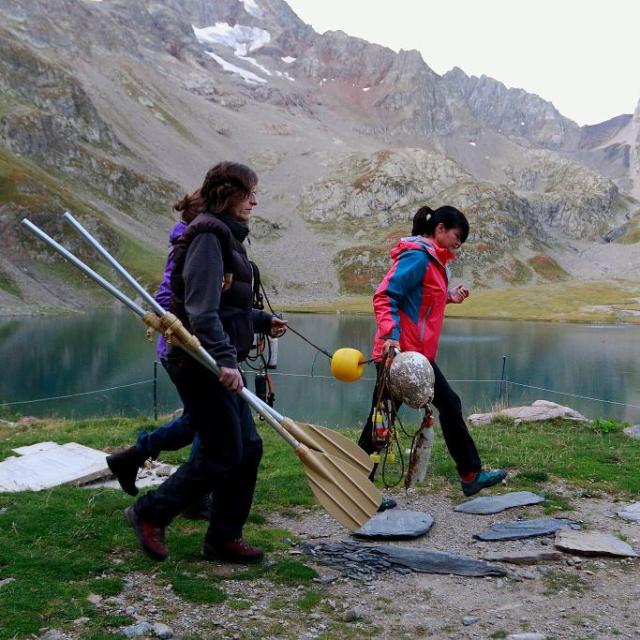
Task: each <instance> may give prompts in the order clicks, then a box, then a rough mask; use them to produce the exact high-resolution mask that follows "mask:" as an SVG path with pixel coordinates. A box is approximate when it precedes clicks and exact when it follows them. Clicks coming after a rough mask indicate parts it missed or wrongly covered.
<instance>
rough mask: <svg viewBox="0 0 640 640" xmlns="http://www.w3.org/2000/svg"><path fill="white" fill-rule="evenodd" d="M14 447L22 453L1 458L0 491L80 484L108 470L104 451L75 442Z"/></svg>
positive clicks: (100, 476) (106, 474) (42, 443)
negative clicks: (5, 458) (17, 455)
mask: <svg viewBox="0 0 640 640" xmlns="http://www.w3.org/2000/svg"><path fill="white" fill-rule="evenodd" d="M14 451H15V452H16V453H18V454H22V455H20V456H19V457H13V458H9V459H7V460H3V461H2V462H0V492H16V491H40V490H41V489H48V488H50V487H57V486H60V485H66V484H71V485H80V484H84V483H86V482H90V481H91V480H95V479H98V478H104V477H106V476H109V475H110V474H111V471H109V467H108V466H107V462H106V457H107V454H106V453H104V451H98V450H97V449H91V448H90V447H85V446H84V445H81V444H78V443H76V442H69V443H67V444H64V445H59V444H56V443H55V442H39V443H37V444H35V445H30V446H28V447H20V448H18V449H14Z"/></svg>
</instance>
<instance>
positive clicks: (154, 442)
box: [107, 189, 210, 518]
mask: <svg viewBox="0 0 640 640" xmlns="http://www.w3.org/2000/svg"><path fill="white" fill-rule="evenodd" d="M173 208H174V209H175V210H176V211H177V212H178V213H179V214H180V219H179V220H178V221H177V222H176V223H175V224H174V225H173V227H172V228H171V231H170V232H169V252H168V254H167V261H166V264H165V268H164V275H163V278H162V282H161V283H160V285H159V287H158V290H157V291H156V296H155V298H156V300H157V302H158V303H159V304H160V306H162V308H163V309H167V310H168V309H170V308H171V272H172V271H173V265H174V253H175V246H176V243H177V242H178V240H179V239H180V236H182V233H183V232H184V230H185V229H186V228H187V225H188V224H189V223H190V222H191V221H192V220H194V219H195V217H196V216H197V215H198V214H199V213H200V212H201V211H202V197H201V196H200V190H199V189H198V190H196V191H194V192H193V193H190V194H188V195H185V196H184V197H183V198H182V199H181V200H179V201H178V202H176V203H175V204H174V206H173ZM167 353H168V345H167V341H166V340H165V337H164V336H163V335H161V336H160V337H159V338H158V342H157V347H156V355H157V357H158V360H160V362H161V363H162V366H163V367H164V368H165V369H167ZM192 442H193V446H192V448H191V455H190V459H191V458H193V457H194V456H196V455H197V453H198V447H199V446H200V439H199V437H198V435H197V433H195V431H194V429H193V425H192V421H191V418H190V416H189V415H188V414H187V413H186V412H183V413H182V415H180V416H178V417H176V418H174V419H173V420H171V421H169V422H167V423H166V424H164V425H162V426H161V427H158V428H157V429H154V430H153V431H142V432H140V434H139V435H138V439H137V441H136V443H135V445H134V446H133V447H129V448H128V449H126V450H124V451H122V452H119V453H114V454H111V455H110V456H108V457H107V465H108V466H109V469H111V472H112V473H113V474H114V475H115V476H116V478H117V479H118V482H119V483H120V486H121V487H122V490H123V491H125V492H126V493H128V494H129V495H132V496H135V495H137V493H138V488H137V487H136V477H137V475H138V469H139V468H140V467H141V466H142V465H143V464H144V462H145V460H147V459H149V458H152V459H156V458H157V457H158V456H159V455H160V452H161V451H177V450H178V449H182V448H183V447H186V446H187V445H189V444H191V443H192ZM209 509H210V501H209V500H208V499H205V500H203V501H202V504H199V505H196V506H195V507H193V508H190V509H188V510H186V511H185V512H184V513H183V515H185V516H187V517H192V518H206V517H208V515H207V512H208V510H209Z"/></svg>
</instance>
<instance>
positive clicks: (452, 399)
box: [358, 361, 482, 476]
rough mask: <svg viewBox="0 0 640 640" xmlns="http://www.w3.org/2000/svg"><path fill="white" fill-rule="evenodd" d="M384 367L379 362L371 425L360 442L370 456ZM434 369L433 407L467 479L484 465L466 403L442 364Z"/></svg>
mask: <svg viewBox="0 0 640 640" xmlns="http://www.w3.org/2000/svg"><path fill="white" fill-rule="evenodd" d="M430 362H431V361H430ZM383 366H384V365H383V364H381V363H376V370H377V371H378V376H377V379H376V386H375V388H374V390H373V397H372V399H371V410H370V411H369V416H368V417H367V422H366V424H365V425H364V429H363V430H362V433H361V434H360V439H359V440H358V445H359V446H360V447H361V448H362V449H364V450H365V451H366V452H367V453H374V452H375V447H374V444H373V438H372V433H373V414H374V411H375V408H376V402H377V400H378V393H379V385H380V381H381V376H380V369H381V367H383ZM431 366H432V367H433V372H434V374H435V384H434V394H433V400H432V402H431V404H433V406H434V407H435V408H436V409H437V410H438V414H439V418H440V426H441V428H442V435H443V436H444V441H445V443H446V445H447V449H449V453H450V455H451V457H452V458H453V460H454V462H455V463H456V467H457V469H458V474H459V475H460V476H464V475H467V474H468V473H471V472H472V471H480V469H481V467H482V463H481V462H480V456H479V454H478V450H477V449H476V445H475V443H474V441H473V438H472V437H471V434H470V433H469V430H468V429H467V425H466V423H465V421H464V417H463V416H462V403H461V402H460V398H459V396H458V394H457V393H456V392H455V391H454V390H453V389H452V388H451V386H450V385H449V383H448V382H447V379H446V378H445V377H444V374H443V373H442V371H440V369H439V368H438V365H437V364H436V363H435V362H431ZM400 406H401V403H400V402H398V401H396V408H397V409H399V408H400ZM374 471H375V469H374Z"/></svg>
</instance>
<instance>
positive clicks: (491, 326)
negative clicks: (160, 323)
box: [0, 311, 640, 426]
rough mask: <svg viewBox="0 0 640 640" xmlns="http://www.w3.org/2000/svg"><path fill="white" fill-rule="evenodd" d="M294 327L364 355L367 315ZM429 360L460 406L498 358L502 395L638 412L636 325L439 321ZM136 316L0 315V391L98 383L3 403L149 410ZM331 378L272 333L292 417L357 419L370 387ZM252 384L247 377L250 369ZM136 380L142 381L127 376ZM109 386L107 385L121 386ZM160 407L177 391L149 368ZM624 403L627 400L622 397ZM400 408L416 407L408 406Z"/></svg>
mask: <svg viewBox="0 0 640 640" xmlns="http://www.w3.org/2000/svg"><path fill="white" fill-rule="evenodd" d="M288 319H289V321H290V322H291V324H292V326H293V327H294V328H296V329H297V330H298V331H300V332H301V333H302V334H304V335H305V336H307V337H308V338H309V339H310V340H312V341H313V342H314V343H316V344H317V345H319V346H321V347H323V348H325V349H327V350H328V351H329V352H332V351H334V350H335V349H337V348H339V347H344V346H349V347H354V348H356V349H360V350H361V351H363V353H365V354H368V353H369V350H370V345H371V339H372V336H373V331H374V325H373V320H372V319H371V318H368V317H359V316H345V315H325V316H319V315H306V314H297V315H296V314H291V315H289V316H288ZM444 333H445V335H444V336H443V340H442V343H441V346H440V353H439V356H438V363H439V365H440V368H441V369H442V370H443V371H444V372H445V374H446V375H447V377H448V378H449V380H450V381H451V382H452V383H453V386H454V388H456V390H457V391H458V392H459V394H460V396H461V397H462V401H463V404H464V406H465V410H466V412H467V413H471V412H473V411H478V410H487V409H489V408H490V407H491V405H492V404H493V403H495V402H496V400H497V398H498V391H499V383H498V380H499V378H500V374H501V370H502V357H503V355H506V356H508V357H507V367H506V375H507V378H508V379H509V380H511V381H513V382H516V383H520V384H522V385H530V386H533V387H539V388H544V389H551V390H555V391H558V392H564V393H568V394H573V395H578V396H584V397H588V398H597V399H604V400H608V401H610V402H611V403H620V404H609V403H605V402H596V401H591V400H587V399H584V398H575V397H571V396H567V395H561V394H556V393H551V392H548V391H542V390H539V389H530V388H527V387H524V386H516V385H509V401H510V404H512V405H513V404H519V403H521V402H529V401H532V400H535V399H538V398H545V399H548V400H553V401H555V402H558V403H560V404H566V405H568V406H571V407H573V408H575V409H577V410H579V411H581V412H582V413H584V414H585V415H586V416H587V417H596V416H608V417H616V418H619V419H625V420H629V421H631V422H639V421H640V365H639V364H638V363H639V362H640V341H638V340H637V339H636V334H637V333H638V328H637V327H634V326H625V325H616V326H609V325H606V326H594V325H575V324H571V325H569V324H550V323H532V322H502V321H485V320H448V321H447V322H446V324H445V330H444ZM144 334H145V327H144V326H143V324H142V323H141V322H140V321H139V320H137V319H136V318H135V317H134V316H132V315H131V314H129V313H128V312H126V311H122V312H119V313H114V314H109V315H105V314H102V315H99V316H98V315H97V316H79V317H65V318H27V319H19V320H17V319H11V320H2V321H0V358H1V361H2V362H3V363H4V371H3V374H2V376H1V377H0V402H7V403H10V402H19V401H24V400H33V399H39V398H51V397H58V396H64V395H71V394H83V393H85V392H90V391H94V390H103V391H101V392H100V393H89V394H86V395H74V397H72V398H66V399H58V400H50V401H46V402H37V403H28V404H19V405H13V406H12V408H13V409H14V410H16V411H18V412H19V413H21V414H23V415H36V416H42V415H59V416H67V417H83V416H89V415H112V414H114V413H123V414H126V415H147V416H148V415H151V414H152V412H153V385H152V383H151V379H152V377H153V360H154V356H155V350H154V346H153V345H152V344H149V343H148V342H146V340H145V338H144ZM373 376H374V368H373V366H370V367H369V368H368V369H367V371H366V373H365V379H364V380H363V381H360V382H357V383H353V384H344V383H340V382H338V381H336V380H334V379H333V378H331V375H330V372H329V361H328V358H327V357H326V356H325V355H323V354H321V353H318V352H316V351H315V350H314V349H313V348H312V347H311V346H310V345H308V344H307V343H305V342H304V341H303V340H301V339H300V338H299V337H298V336H296V335H294V334H292V333H289V334H288V335H287V336H285V337H284V338H282V339H281V340H280V342H279V350H278V368H277V370H276V371H275V372H274V376H273V379H274V383H275V393H276V404H277V408H278V409H279V410H280V411H281V412H283V413H286V414H288V415H290V416H292V417H293V418H296V419H299V420H306V421H312V422H317V423H319V424H326V425H335V426H352V425H357V424H360V423H361V422H362V420H363V418H364V416H365V415H366V413H367V410H368V405H369V402H370V395H371V390H372V386H373ZM248 378H249V384H250V386H251V387H253V376H252V375H251V374H249V376H248ZM135 383H141V384H135ZM132 384H133V385H134V386H128V387H126V388H120V389H115V390H112V388H114V387H122V386H124V385H132ZM158 399H159V405H160V411H167V410H171V409H174V408H176V407H178V406H179V400H178V398H177V396H176V394H175V392H174V390H173V387H172V385H171V383H170V382H169V381H168V379H167V377H166V374H165V373H164V371H163V370H162V368H159V376H158ZM624 404H628V405H635V407H632V406H622V405H624ZM405 416H406V417H409V418H410V419H413V418H414V417H416V414H415V412H414V411H412V410H410V409H409V410H407V412H406V413H405Z"/></svg>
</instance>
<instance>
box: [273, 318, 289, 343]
mask: <svg viewBox="0 0 640 640" xmlns="http://www.w3.org/2000/svg"><path fill="white" fill-rule="evenodd" d="M286 331H287V321H286V320H283V319H282V318H278V316H273V317H272V318H271V328H270V329H269V337H270V338H279V337H280V336H283V335H284V334H285V333H286Z"/></svg>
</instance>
